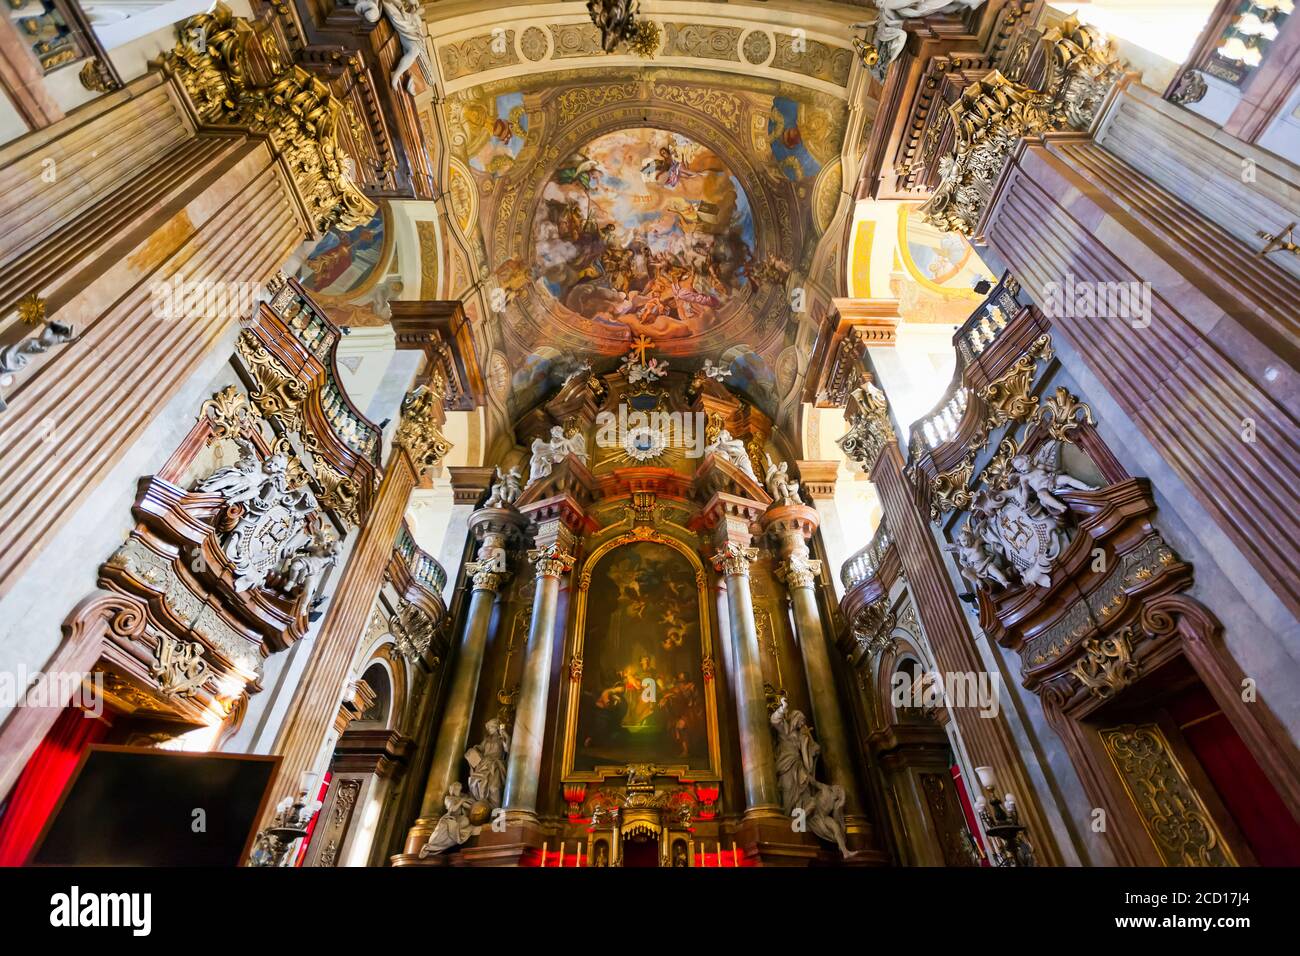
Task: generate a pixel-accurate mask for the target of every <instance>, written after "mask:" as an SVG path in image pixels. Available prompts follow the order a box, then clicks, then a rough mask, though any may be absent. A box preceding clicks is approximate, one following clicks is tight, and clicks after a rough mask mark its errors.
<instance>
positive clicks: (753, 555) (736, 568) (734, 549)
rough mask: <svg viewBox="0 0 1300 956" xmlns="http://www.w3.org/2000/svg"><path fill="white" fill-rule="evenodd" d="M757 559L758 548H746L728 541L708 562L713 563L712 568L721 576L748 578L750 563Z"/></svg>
mask: <svg viewBox="0 0 1300 956" xmlns="http://www.w3.org/2000/svg"><path fill="white" fill-rule="evenodd" d="M757 559H758V548H747V547H744V546H743V545H739V544H736V543H735V542H734V541H728V542H727V543H726V544H724V545H723V546H722V548H721V549H720V550H719V551H718V553H717V554H715V555H714V556H713V557H712V558H710V559H709V560H710V561H711V562H712V563H713V567H714V568H715V569H716V570H718V571H721V572H722V573H723V574H727V575H732V574H737V575H745V576H748V575H749V565H750V562H752V561H755V560H757Z"/></svg>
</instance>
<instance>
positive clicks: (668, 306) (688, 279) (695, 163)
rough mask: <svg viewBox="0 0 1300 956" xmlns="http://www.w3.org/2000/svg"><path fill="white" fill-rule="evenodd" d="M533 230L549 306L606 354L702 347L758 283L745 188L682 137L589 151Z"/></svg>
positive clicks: (559, 184)
mask: <svg viewBox="0 0 1300 956" xmlns="http://www.w3.org/2000/svg"><path fill="white" fill-rule="evenodd" d="M531 232H532V254H531V256H530V262H531V273H530V274H531V277H532V278H533V280H534V282H535V283H536V285H537V286H538V288H539V293H540V292H541V289H542V288H544V289H545V292H546V293H549V294H550V296H551V297H552V298H553V299H554V300H555V301H554V302H553V303H547V307H548V308H549V309H550V311H551V313H552V314H553V315H554V316H555V317H556V318H557V319H559V320H560V321H561V322H563V323H564V324H565V325H567V326H568V327H570V328H571V329H574V330H575V331H577V332H578V333H579V334H581V335H583V336H586V337H589V338H590V339H591V341H592V342H593V343H598V345H597V347H598V348H600V349H602V350H603V351H608V352H622V351H625V350H626V348H627V343H628V341H629V340H630V339H631V338H633V337H635V336H639V335H648V336H650V337H651V338H653V339H654V340H655V341H656V342H657V343H665V344H666V341H667V340H670V339H689V338H696V337H699V336H700V335H702V334H703V333H704V332H705V331H707V330H708V329H709V328H711V327H713V326H716V325H718V324H719V323H720V322H721V321H722V320H723V317H724V315H727V314H729V313H733V312H735V311H737V310H739V309H743V308H744V307H745V305H746V303H747V301H748V299H749V297H750V293H752V291H753V289H754V288H755V287H756V286H757V285H758V281H759V280H758V279H757V278H756V276H755V275H754V273H755V266H756V264H757V263H756V260H755V257H754V245H755V240H754V218H753V214H752V212H751V210H750V206H749V198H748V197H747V196H746V195H745V190H744V187H743V186H742V185H741V184H740V182H739V181H738V180H737V179H736V177H735V176H734V175H733V174H732V172H731V170H730V168H729V167H728V166H727V164H726V163H724V162H723V161H722V159H720V158H719V157H718V156H717V154H715V153H714V152H713V151H712V150H709V149H707V148H705V147H703V146H701V145H700V144H699V143H697V142H695V141H694V140H692V139H690V138H689V137H687V136H683V135H682V134H680V133H671V132H667V131H665V130H657V129H647V128H644V127H637V128H632V129H625V130H618V131H616V132H613V133H606V134H605V135H603V136H601V137H599V138H597V139H595V140H593V141H591V142H590V143H587V144H585V145H584V146H583V147H582V148H580V149H579V150H578V151H577V152H575V153H573V154H572V155H571V156H569V157H568V158H567V159H565V160H564V162H562V163H561V164H560V166H559V167H558V168H557V169H556V170H555V172H554V173H553V174H552V175H551V177H550V179H549V180H548V181H547V183H546V186H545V188H544V189H543V190H542V202H541V204H540V205H539V206H538V207H537V209H536V211H535V212H534V214H533V221H532V229H531Z"/></svg>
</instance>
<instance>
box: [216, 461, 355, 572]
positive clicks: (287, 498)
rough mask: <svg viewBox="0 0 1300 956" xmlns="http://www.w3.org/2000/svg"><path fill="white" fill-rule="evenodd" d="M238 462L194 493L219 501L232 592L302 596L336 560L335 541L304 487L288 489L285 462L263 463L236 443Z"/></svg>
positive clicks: (309, 491) (336, 546)
mask: <svg viewBox="0 0 1300 956" xmlns="http://www.w3.org/2000/svg"><path fill="white" fill-rule="evenodd" d="M234 441H235V444H236V445H237V446H238V448H239V450H240V455H239V460H238V461H237V462H235V464H233V465H227V466H225V467H222V468H218V469H216V470H215V471H213V472H212V473H211V474H210V475H208V476H207V477H206V478H204V479H202V480H201V481H199V482H198V484H197V485H196V486H195V489H194V490H195V491H198V492H201V493H203V494H216V495H220V496H221V498H222V516H223V522H224V523H226V524H227V525H228V527H229V530H227V531H225V532H224V533H223V534H222V535H221V550H222V551H223V552H224V553H225V555H226V557H227V558H229V559H230V563H231V564H232V565H233V566H234V569H235V590H236V591H247V590H248V589H249V588H252V587H269V586H274V587H278V588H279V589H280V590H283V591H286V593H287V592H296V593H302V591H303V590H305V589H308V588H309V587H314V586H315V583H316V581H317V580H318V579H319V578H320V576H321V575H322V574H323V573H324V571H325V569H326V568H328V567H329V566H330V565H331V564H333V562H334V561H335V560H336V557H337V553H338V542H337V540H331V539H332V537H333V536H332V534H331V533H330V532H328V531H327V530H326V529H325V528H324V526H323V523H322V517H321V514H320V504H319V503H318V502H317V500H316V496H315V495H313V494H312V493H311V490H310V489H309V488H307V487H305V486H300V487H291V486H290V484H289V477H288V467H289V459H288V457H287V456H286V455H285V454H284V453H282V452H275V453H273V454H271V455H269V456H267V458H266V460H265V461H263V460H262V459H260V458H259V457H258V454H257V449H256V447H255V446H254V445H253V443H252V442H251V441H250V440H248V439H247V438H244V437H242V436H239V437H236V438H235V439H234Z"/></svg>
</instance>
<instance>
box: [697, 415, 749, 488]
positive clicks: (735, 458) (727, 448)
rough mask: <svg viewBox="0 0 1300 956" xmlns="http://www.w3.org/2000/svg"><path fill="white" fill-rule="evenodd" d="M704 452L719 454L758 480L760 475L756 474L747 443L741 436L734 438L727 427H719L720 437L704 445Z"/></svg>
mask: <svg viewBox="0 0 1300 956" xmlns="http://www.w3.org/2000/svg"><path fill="white" fill-rule="evenodd" d="M704 454H705V455H717V456H718V457H719V458H721V459H723V460H724V461H728V462H730V463H731V464H733V465H735V466H736V467H737V468H739V469H740V470H741V471H743V472H744V473H745V474H747V475H749V477H751V478H753V479H754V480H755V481H758V476H757V475H755V474H754V466H753V464H751V463H750V460H749V453H748V452H747V451H745V443H744V442H743V441H741V440H740V439H739V438H732V437H731V432H729V431H727V430H726V429H725V428H722V429H719V430H718V437H717V438H715V439H714V440H713V442H712V443H711V444H709V445H706V446H705V447H704Z"/></svg>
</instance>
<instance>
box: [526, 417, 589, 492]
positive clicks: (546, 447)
mask: <svg viewBox="0 0 1300 956" xmlns="http://www.w3.org/2000/svg"><path fill="white" fill-rule="evenodd" d="M531 450H532V457H531V458H529V460H528V483H529V484H530V485H531V484H532V483H533V482H535V481H536V480H537V479H539V478H544V477H546V476H547V475H549V474H550V473H551V470H552V469H553V468H554V467H555V466H556V465H557V464H559V463H560V462H561V461H563V460H564V459H565V458H566V457H568V456H569V455H573V456H574V457H575V458H577V459H578V461H580V462H582V463H583V464H584V465H585V464H587V439H586V436H584V435H583V434H582V432H580V431H575V432H574V433H573V434H572V435H565V434H564V429H563V428H561V427H560V426H559V425H554V426H552V428H551V437H550V440H547V439H544V438H534V439H533V444H532V449H531Z"/></svg>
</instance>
